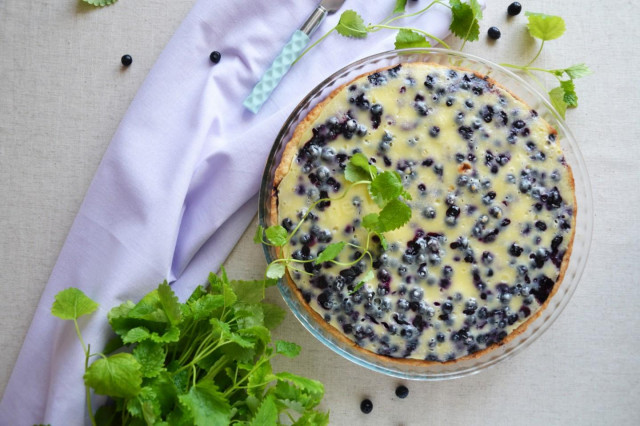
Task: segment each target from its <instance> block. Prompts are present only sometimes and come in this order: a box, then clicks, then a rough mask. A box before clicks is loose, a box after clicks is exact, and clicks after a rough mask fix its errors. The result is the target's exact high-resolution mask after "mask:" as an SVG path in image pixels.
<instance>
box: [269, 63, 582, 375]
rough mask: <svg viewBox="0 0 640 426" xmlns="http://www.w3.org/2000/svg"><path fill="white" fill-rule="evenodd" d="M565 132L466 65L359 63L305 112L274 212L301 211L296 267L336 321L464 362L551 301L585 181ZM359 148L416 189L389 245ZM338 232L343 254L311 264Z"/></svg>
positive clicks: (399, 353)
mask: <svg viewBox="0 0 640 426" xmlns="http://www.w3.org/2000/svg"><path fill="white" fill-rule="evenodd" d="M556 135H557V132H556V130H555V129H553V128H552V127H551V126H550V125H549V124H548V123H547V122H546V121H545V120H544V119H542V118H541V117H540V116H539V115H538V114H537V113H536V111H534V110H532V109H531V108H530V107H528V106H527V105H526V104H525V103H523V102H522V101H521V100H519V99H518V98H516V97H515V96H514V95H512V94H511V93H509V92H508V91H507V90H506V89H504V88H503V87H501V86H500V85H498V84H497V83H496V82H494V81H492V80H491V79H490V78H488V77H486V76H482V75H479V74H477V73H474V72H471V71H468V70H464V69H458V68H455V67H445V66H441V65H436V64H430V63H407V64H401V65H397V66H395V67H393V68H387V69H382V70H378V71H377V72H374V73H371V74H367V75H363V76H360V77H358V78H357V79H355V80H354V81H352V82H350V83H349V84H346V85H344V86H342V87H340V88H339V89H337V90H336V91H334V92H333V93H332V94H331V95H330V96H329V97H328V98H327V99H325V100H324V101H323V102H321V103H320V104H319V105H318V106H317V107H316V108H314V109H313V110H312V111H311V112H310V113H309V115H308V116H307V117H306V118H305V119H304V120H303V121H302V122H301V123H300V124H299V125H298V127H297V128H296V130H295V132H294V135H293V137H292V139H291V140H290V141H289V142H288V144H287V146H286V148H285V151H284V153H283V157H282V160H281V162H280V164H279V166H278V168H277V170H276V173H275V180H274V182H275V186H274V188H273V195H272V199H271V202H272V206H273V207H274V208H272V218H271V220H272V222H273V223H274V224H275V223H277V224H281V225H282V226H283V227H285V228H286V229H287V230H288V231H293V230H294V229H296V227H297V226H298V224H299V223H300V226H299V227H298V228H297V230H296V232H295V234H294V235H293V237H292V238H291V239H290V241H289V242H288V243H287V245H285V246H284V247H282V249H281V251H280V254H281V255H282V256H285V257H288V258H293V259H295V260H296V261H297V262H292V263H290V267H289V268H288V269H287V275H286V281H287V282H288V284H289V285H290V286H291V287H292V288H293V289H295V294H296V295H297V297H299V298H300V300H301V301H304V304H305V306H306V307H308V309H309V312H310V313H311V314H312V315H313V316H314V318H316V320H317V321H318V322H319V323H321V324H323V326H324V327H326V328H327V329H328V330H329V331H330V332H331V333H333V334H334V335H335V336H337V337H338V338H340V339H342V340H344V342H345V343H348V344H352V345H355V346H356V347H358V348H360V349H361V350H366V351H370V352H373V353H374V354H377V355H379V356H382V357H385V358H386V359H387V360H389V359H391V360H393V361H394V362H400V363H429V362H455V361H457V360H460V359H463V358H467V357H477V356H479V355H480V354H482V353H484V352H486V351H489V350H491V349H494V348H496V347H498V345H501V344H504V343H505V342H506V341H508V340H509V339H510V338H512V337H513V336H515V335H517V334H518V333H520V332H521V331H523V330H524V329H525V328H526V327H527V326H528V324H529V323H530V322H531V321H532V320H533V319H534V318H535V317H536V316H537V315H539V314H540V312H542V310H543V309H544V308H545V307H546V305H547V303H548V302H549V300H550V298H551V297H553V295H554V293H555V292H556V291H557V289H558V287H559V286H560V284H561V281H562V278H563V275H564V272H565V270H566V267H567V264H568V261H569V257H570V253H571V246H572V242H573V236H574V229H575V217H576V213H577V206H576V201H575V195H574V182H573V175H572V173H571V169H570V167H569V166H568V165H567V164H566V162H565V159H564V156H563V152H562V149H561V147H560V144H559V143H558V141H557V140H556ZM357 153H360V154H362V155H364V156H365V157H366V158H367V159H368V163H369V164H370V165H371V166H374V168H375V170H377V171H378V172H379V173H382V172H385V171H392V172H397V174H398V175H397V176H398V177H399V178H400V179H401V182H402V186H403V190H404V191H406V194H407V196H406V200H405V199H402V200H401V201H403V202H405V203H406V204H408V205H409V207H410V208H411V218H410V220H409V221H408V222H407V223H406V224H405V225H403V226H401V227H400V228H398V229H396V230H392V231H388V232H385V233H384V238H385V239H386V244H383V242H382V241H381V240H380V238H378V237H377V236H376V235H375V234H371V233H369V232H368V231H367V229H365V227H364V226H363V218H364V217H365V216H366V215H367V214H369V213H376V212H379V211H380V205H379V204H376V202H375V201H374V199H373V198H372V195H371V193H370V192H369V190H368V189H367V186H366V185H355V186H352V183H351V182H349V181H348V180H347V179H346V178H345V169H346V168H347V165H348V164H349V161H350V159H351V158H352V157H353V156H354V155H355V154H357ZM318 200H324V201H322V202H320V203H316V202H317V201H318ZM311 206H313V207H312V208H311V209H310V207H311ZM339 241H344V242H345V243H346V244H347V245H346V246H345V248H344V249H343V250H342V251H341V252H340V254H339V255H338V257H337V258H335V259H334V260H333V261H328V262H323V263H319V264H316V262H314V259H315V258H316V257H317V256H318V254H319V253H321V252H322V251H323V250H324V249H325V248H326V247H327V245H329V244H331V243H335V242H339ZM365 249H366V250H365ZM365 251H366V253H365ZM362 282H364V283H363V284H362Z"/></svg>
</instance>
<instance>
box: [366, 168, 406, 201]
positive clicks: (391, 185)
mask: <svg viewBox="0 0 640 426" xmlns="http://www.w3.org/2000/svg"><path fill="white" fill-rule="evenodd" d="M402 191H403V188H402V178H401V177H400V175H399V174H398V172H389V171H387V172H382V173H380V174H379V175H378V176H376V178H375V179H374V180H373V181H372V182H371V185H369V193H370V194H371V198H373V200H374V201H375V202H376V203H377V204H378V205H379V206H381V207H382V206H384V205H385V204H386V203H387V201H389V200H393V199H395V198H398V196H399V195H400V194H401V193H402Z"/></svg>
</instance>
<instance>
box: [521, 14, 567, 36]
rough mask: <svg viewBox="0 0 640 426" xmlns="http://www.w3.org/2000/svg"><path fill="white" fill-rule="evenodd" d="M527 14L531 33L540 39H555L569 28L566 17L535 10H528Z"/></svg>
mask: <svg viewBox="0 0 640 426" xmlns="http://www.w3.org/2000/svg"><path fill="white" fill-rule="evenodd" d="M525 15H526V16H527V17H528V18H529V23H528V24H527V28H528V29H529V34H531V36H532V37H535V38H538V39H540V40H543V41H549V40H555V39H557V38H558V37H560V36H562V34H564V32H565V30H566V29H567V28H566V26H565V23H564V19H562V18H561V17H559V16H553V15H545V14H544V13H534V12H526V13H525Z"/></svg>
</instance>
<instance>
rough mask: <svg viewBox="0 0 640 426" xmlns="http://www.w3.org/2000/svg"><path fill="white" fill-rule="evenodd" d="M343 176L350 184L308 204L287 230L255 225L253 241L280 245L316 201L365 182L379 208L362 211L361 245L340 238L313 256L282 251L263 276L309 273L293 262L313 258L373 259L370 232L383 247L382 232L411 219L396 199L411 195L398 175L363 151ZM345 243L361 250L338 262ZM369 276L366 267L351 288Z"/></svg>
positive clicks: (384, 242) (369, 278)
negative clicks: (379, 166) (371, 160)
mask: <svg viewBox="0 0 640 426" xmlns="http://www.w3.org/2000/svg"><path fill="white" fill-rule="evenodd" d="M344 177H345V179H346V180H347V181H348V182H350V183H351V185H350V186H349V187H348V188H347V189H346V190H345V191H344V192H343V194H342V195H340V196H339V197H337V198H322V199H319V200H317V201H315V202H314V203H313V204H311V206H310V207H309V209H308V210H307V211H306V213H305V214H304V215H303V217H302V219H301V220H300V222H299V223H298V225H297V226H296V227H295V228H294V229H293V230H292V231H291V232H287V230H286V229H285V228H284V227H283V226H281V225H272V226H269V227H268V228H266V229H264V228H263V227H262V226H258V229H257V230H256V234H255V237H254V242H255V243H256V244H265V245H268V246H273V247H279V248H281V249H284V248H285V247H286V246H287V244H288V242H289V241H290V240H291V238H292V237H293V236H294V235H295V234H296V233H297V232H298V230H299V229H300V226H301V225H302V223H304V221H305V220H306V219H307V216H308V214H309V212H311V210H313V208H314V207H315V206H316V205H318V204H319V203H321V202H330V201H337V200H340V199H342V198H344V197H345V196H346V194H347V193H348V192H349V190H350V189H351V188H353V187H354V186H356V185H367V188H368V193H369V196H370V197H371V199H372V200H373V201H374V202H375V203H376V204H377V205H378V206H379V207H380V209H381V210H380V211H379V212H378V213H370V214H368V215H366V216H365V217H364V218H363V220H362V226H363V227H364V228H365V229H367V231H368V234H367V237H366V242H365V245H364V246H361V245H357V244H352V243H346V242H344V241H339V242H335V243H331V244H329V245H327V246H326V247H325V248H324V250H322V251H321V252H320V253H319V254H318V256H317V257H316V258H315V259H309V260H301V259H295V258H293V257H290V256H287V255H286V254H284V253H282V254H283V255H282V256H280V258H278V259H276V260H274V261H273V262H271V263H270V264H269V265H268V266H267V270H266V272H265V276H266V278H282V277H283V276H284V274H285V272H286V268H289V269H291V270H294V271H297V272H300V273H304V274H308V275H311V274H310V273H309V272H307V271H305V270H302V269H299V268H297V267H296V266H294V265H296V264H304V263H308V262H314V263H315V264H322V263H325V262H331V263H335V264H337V265H340V266H351V265H354V264H356V263H358V262H360V260H362V259H363V258H364V257H365V256H368V257H369V260H370V261H371V262H373V255H372V254H371V251H370V243H371V239H372V236H374V235H375V236H377V237H378V238H379V239H380V245H381V246H382V248H383V249H385V250H386V249H387V240H386V238H385V236H384V233H385V232H389V231H393V230H395V229H398V228H400V227H402V226H404V225H405V224H406V223H407V222H409V219H411V207H409V206H408V205H407V204H406V203H405V202H403V201H401V200H400V198H404V199H405V200H411V195H410V194H409V193H408V192H407V191H406V190H405V189H404V187H403V185H402V177H401V176H400V174H399V173H398V172H395V171H393V172H392V171H384V172H380V171H379V170H378V169H377V168H376V167H375V166H373V165H371V164H369V160H368V159H367V157H366V156H364V154H361V153H356V154H354V155H353V156H352V157H351V158H350V159H349V162H348V163H347V165H346V168H345V171H344ZM265 237H266V238H265ZM347 246H350V247H352V248H354V249H355V250H357V251H358V252H359V253H361V254H360V256H359V257H358V258H356V259H354V260H352V261H350V262H340V261H339V260H338V256H339V255H340V253H342V251H343V250H344V249H345V247H347ZM371 279H373V272H372V271H371V270H369V272H368V273H367V274H365V275H364V277H363V279H362V280H361V281H360V282H359V283H358V285H357V286H356V288H355V290H354V291H357V289H359V288H360V287H362V285H364V284H365V283H366V282H367V281H369V280H371Z"/></svg>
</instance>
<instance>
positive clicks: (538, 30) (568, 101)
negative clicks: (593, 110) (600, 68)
mask: <svg viewBox="0 0 640 426" xmlns="http://www.w3.org/2000/svg"><path fill="white" fill-rule="evenodd" d="M525 15H526V16H527V17H528V23H527V29H528V30H529V34H530V35H531V36H532V37H534V38H537V39H539V40H541V43H540V48H539V49H538V52H537V53H536V55H535V56H534V57H533V59H531V61H529V63H528V64H527V65H513V64H501V65H502V66H505V67H509V68H514V69H517V70H520V71H523V72H525V73H526V74H527V75H529V76H530V77H532V78H533V79H534V81H536V82H538V80H537V79H536V77H535V76H534V75H533V73H532V71H537V72H544V73H548V74H551V75H553V76H554V77H555V78H556V79H557V81H558V84H559V85H558V86H557V87H554V88H553V89H551V91H549V99H550V100H551V103H552V104H553V106H554V107H555V109H556V110H557V111H558V113H559V114H560V115H561V116H562V118H564V117H565V114H566V111H567V108H575V107H577V106H578V95H577V94H576V89H575V83H574V80H575V79H578V78H581V77H585V76H588V75H590V74H591V70H590V69H589V67H587V66H586V65H585V64H577V65H572V66H570V67H566V68H555V69H554V68H550V69H546V68H539V67H534V66H531V64H533V63H534V62H535V60H536V59H538V57H539V56H540V53H541V52H542V49H543V48H544V45H545V42H547V41H550V40H555V39H557V38H559V37H561V36H562V35H563V34H564V32H565V30H566V25H565V22H564V19H562V18H561V17H560V16H553V15H545V14H544V13H533V12H526V13H525ZM538 84H540V85H541V86H542V84H541V83H539V82H538ZM543 89H544V87H543ZM545 90H546V89H545Z"/></svg>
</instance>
